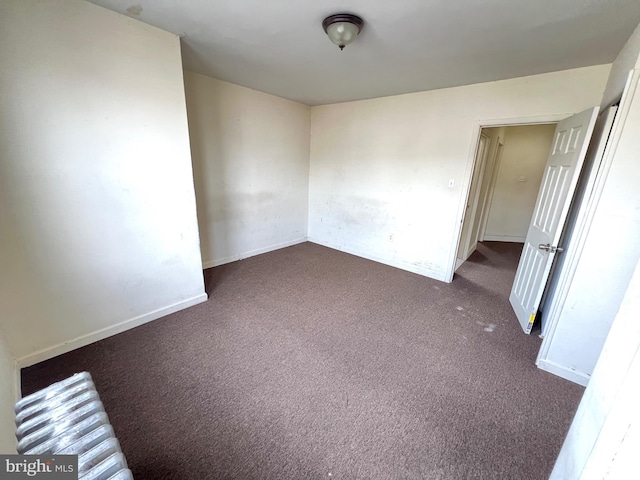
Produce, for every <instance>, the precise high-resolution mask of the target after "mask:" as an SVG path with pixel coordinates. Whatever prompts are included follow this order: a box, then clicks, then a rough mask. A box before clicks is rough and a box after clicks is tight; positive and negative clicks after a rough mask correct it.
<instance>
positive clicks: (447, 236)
mask: <svg viewBox="0 0 640 480" xmlns="http://www.w3.org/2000/svg"><path fill="white" fill-rule="evenodd" d="M609 69H610V66H609V65H602V66H596V67H589V68H581V69H575V70H568V71H563V72H555V73H548V74H544V75H536V76H531V77H525V78H516V79H511V80H504V81H499V82H491V83H484V84H478V85H469V86H464V87H458V88H449V89H443V90H435V91H428V92H420V93H413V94H407V95H400V96H394V97H386V98H378V99H372V100H363V101H358V102H348V103H341V104H335V105H325V106H319V107H312V108H311V160H310V176H309V239H310V240H311V241H314V242H317V243H321V244H324V245H327V246H329V247H333V248H336V249H339V250H343V251H347V252H350V253H354V254H356V255H360V256H363V257H368V258H372V259H375V260H378V261H381V262H383V263H387V264H390V265H394V266H397V267H400V268H404V269H406V270H410V271H414V272H417V273H420V274H424V275H427V276H430V277H433V278H436V279H440V280H447V279H448V274H449V267H450V266H451V263H450V262H451V260H452V255H453V256H455V246H456V242H457V237H458V234H459V229H460V224H461V220H462V212H463V208H462V207H463V206H464V202H465V197H466V192H467V188H468V182H469V178H470V175H471V166H472V158H473V154H474V151H475V139H476V138H477V134H478V126H479V124H480V123H479V122H481V121H482V120H489V119H505V121H507V122H508V121H509V120H510V119H514V118H522V117H535V116H545V115H546V116H548V115H557V114H566V115H567V116H569V115H571V114H573V113H576V112H580V111H582V110H585V109H586V108H588V107H592V106H594V105H598V104H599V103H600V99H601V96H602V92H603V91H604V86H605V83H606V80H607V75H608V73H609ZM451 180H452V181H453V187H452V188H449V186H448V185H449V182H450V181H451Z"/></svg>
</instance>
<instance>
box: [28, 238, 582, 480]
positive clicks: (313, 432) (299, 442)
mask: <svg viewBox="0 0 640 480" xmlns="http://www.w3.org/2000/svg"><path fill="white" fill-rule="evenodd" d="M519 250H520V245H514V244H507V243H496V242H491V243H486V244H484V245H480V247H479V250H478V251H477V252H476V253H474V254H473V255H472V257H471V258H470V260H469V261H468V262H466V263H465V264H464V265H463V266H462V267H461V268H460V269H459V270H458V273H457V275H456V278H455V279H454V282H453V283H452V284H444V283H441V282H437V281H435V280H430V279H427V278H424V277H420V276H417V275H414V274H411V273H407V272H404V271H401V270H397V269H394V268H391V267H387V266H384V265H381V264H377V263H374V262H370V261H368V260H364V259H361V258H357V257H354V256H351V255H347V254H345V253H341V252H337V251H335V250H330V249H328V248H325V247H321V246H318V245H314V244H311V243H305V244H301V245H296V246H294V247H289V248H286V249H282V250H278V251H275V252H271V253H267V254H264V255H260V256H257V257H253V258H249V259H246V260H243V261H240V262H235V263H232V264H228V265H224V266H221V267H217V268H214V269H210V270H207V271H206V275H205V276H206V284H207V291H208V293H209V295H210V299H209V301H208V302H206V303H204V304H201V305H198V306H196V307H192V308H190V309H188V310H186V311H182V312H178V313H176V314H173V315H170V316H167V317H165V318H163V319H160V320H157V321H155V322H152V323H149V324H146V325H143V326H141V327H138V328H135V329H133V330H130V331H127V332H125V333H122V334H120V335H116V336H114V337H111V338H108V339H106V340H103V341H101V342H97V343H95V344H93V345H90V346H87V347H84V348H81V349H78V350H76V351H73V352H70V353H68V354H65V355H62V356H59V357H57V358H54V359H51V360H48V361H46V362H43V363H41V364H38V365H35V366H33V367H30V368H27V369H24V370H23V371H22V385H23V393H24V394H28V393H31V392H33V391H35V390H38V389H40V388H43V387H44V386H46V385H48V384H50V383H52V382H54V381H57V380H60V379H62V378H64V377H66V376H69V375H71V374H72V373H74V372H77V371H83V370H87V371H89V372H90V373H91V374H92V376H93V378H94V380H95V383H96V386H97V387H98V391H99V392H100V395H101V397H102V400H103V402H104V404H105V408H106V410H107V413H108V415H109V418H110V419H111V422H112V424H113V426H114V428H115V431H116V434H117V435H118V438H119V440H120V443H121V445H122V448H123V450H124V452H125V455H126V457H127V460H128V462H129V466H130V468H131V470H132V471H133V473H134V476H135V478H136V479H137V480H142V479H174V478H176V479H178V478H179V479H208V478H230V479H231V478H232V479H329V478H330V479H455V480H460V479H472V478H478V479H518V480H523V479H544V478H547V477H548V475H549V473H550V471H551V468H552V466H553V462H554V460H555V457H556V456H557V454H558V452H559V450H560V446H561V444H562V441H563V439H564V436H565V434H566V432H567V430H568V427H569V424H570V422H571V419H572V417H573V414H574V412H575V409H576V408H577V405H578V403H579V400H580V396H581V395H582V391H583V389H582V387H579V386H577V385H575V384H572V383H570V382H567V381H566V380H562V379H560V378H558V377H555V376H553V375H551V374H549V373H546V372H543V371H542V370H539V369H537V368H536V367H535V365H534V361H535V358H536V354H537V351H538V349H539V347H540V339H539V338H538V337H536V336H527V335H524V334H523V333H522V330H521V329H520V326H519V325H518V323H517V320H516V318H515V316H514V314H513V312H512V310H511V308H510V306H509V302H508V300H507V297H508V293H509V290H510V287H511V283H512V281H513V276H514V271H515V265H516V264H517V261H518V258H519V253H520V252H519Z"/></svg>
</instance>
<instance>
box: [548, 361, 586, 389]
mask: <svg viewBox="0 0 640 480" xmlns="http://www.w3.org/2000/svg"><path fill="white" fill-rule="evenodd" d="M538 368H539V369H541V370H544V371H545V372H549V373H553V374H554V375H557V376H559V377H562V378H564V379H566V380H569V381H571V382H573V383H577V384H578V385H582V386H583V387H586V386H587V384H588V383H589V380H590V378H591V376H590V375H587V374H586V373H584V372H577V371H575V370H571V369H570V368H567V367H565V366H562V365H558V364H557V363H554V362H550V361H548V360H540V361H539V362H538Z"/></svg>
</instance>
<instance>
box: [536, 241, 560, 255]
mask: <svg viewBox="0 0 640 480" xmlns="http://www.w3.org/2000/svg"><path fill="white" fill-rule="evenodd" d="M538 248H539V249H540V250H545V251H547V252H549V253H556V252H557V253H562V252H564V248H562V247H554V246H552V245H551V244H550V243H541V244H540V245H538Z"/></svg>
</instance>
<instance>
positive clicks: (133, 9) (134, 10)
mask: <svg viewBox="0 0 640 480" xmlns="http://www.w3.org/2000/svg"><path fill="white" fill-rule="evenodd" d="M141 13H142V5H131V6H130V7H129V8H127V14H129V15H133V16H138V15H140V14H141Z"/></svg>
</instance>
